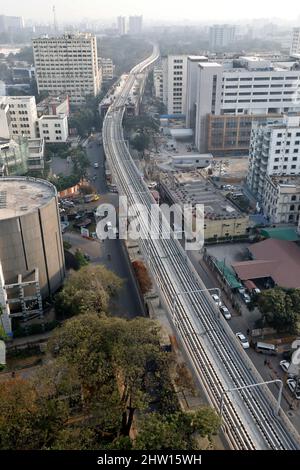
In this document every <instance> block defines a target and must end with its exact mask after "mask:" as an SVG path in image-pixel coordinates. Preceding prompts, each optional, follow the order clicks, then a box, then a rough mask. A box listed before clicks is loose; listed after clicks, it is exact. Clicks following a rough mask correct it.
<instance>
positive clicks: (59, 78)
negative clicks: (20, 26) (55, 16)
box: [32, 33, 101, 105]
mask: <svg viewBox="0 0 300 470" xmlns="http://www.w3.org/2000/svg"><path fill="white" fill-rule="evenodd" d="M32 42H33V52H34V63H35V70H36V79H37V85H38V91H39V93H41V92H44V91H46V92H49V93H50V94H52V95H55V94H61V93H66V94H68V95H69V97H70V103H71V104H74V105H80V104H82V103H84V102H85V98H86V96H87V95H92V96H96V95H97V94H98V93H99V91H100V88H101V77H100V73H99V67H98V56H97V40H96V36H94V35H92V34H90V33H76V34H64V35H62V36H55V37H40V38H36V39H33V41H32Z"/></svg>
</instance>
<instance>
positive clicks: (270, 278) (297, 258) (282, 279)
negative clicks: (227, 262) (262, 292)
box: [232, 239, 300, 289]
mask: <svg viewBox="0 0 300 470" xmlns="http://www.w3.org/2000/svg"><path fill="white" fill-rule="evenodd" d="M248 249H249V253H250V256H251V258H252V260H250V261H242V262H239V263H233V264H232V267H233V269H234V271H235V272H236V274H237V276H238V277H239V279H240V280H241V281H246V280H252V281H255V280H261V281H262V280H264V282H265V285H266V286H269V287H274V286H279V287H284V288H287V289H293V288H295V289H298V288H300V248H299V246H298V245H297V244H296V243H294V242H290V241H285V240H276V239H267V240H264V241H262V242H259V243H255V244H254V245H250V247H249V248H248Z"/></svg>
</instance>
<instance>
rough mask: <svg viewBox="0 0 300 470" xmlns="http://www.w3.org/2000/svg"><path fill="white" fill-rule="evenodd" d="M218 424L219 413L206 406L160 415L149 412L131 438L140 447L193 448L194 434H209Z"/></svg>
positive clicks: (217, 427)
mask: <svg viewBox="0 0 300 470" xmlns="http://www.w3.org/2000/svg"><path fill="white" fill-rule="evenodd" d="M220 425H221V420H220V417H219V416H218V415H217V413H216V412H215V411H214V410H213V409H212V408H209V407H203V408H200V409H199V410H198V411H196V412H192V413H184V412H181V411H179V412H177V413H172V414H169V415H165V416H161V415H160V414H158V413H150V414H148V415H146V416H145V417H144V419H143V420H142V423H141V432H140V433H139V434H138V437H137V440H136V442H135V448H136V449H140V450H194V449H195V448H197V443H196V440H195V437H196V435H197V434H198V435H199V436H201V437H209V438H211V436H212V435H214V434H216V433H217V432H218V431H219V429H220Z"/></svg>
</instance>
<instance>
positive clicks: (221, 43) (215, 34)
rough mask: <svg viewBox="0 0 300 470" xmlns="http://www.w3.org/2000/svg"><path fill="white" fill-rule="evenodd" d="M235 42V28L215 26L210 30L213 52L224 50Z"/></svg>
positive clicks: (231, 26) (223, 25)
mask: <svg viewBox="0 0 300 470" xmlns="http://www.w3.org/2000/svg"><path fill="white" fill-rule="evenodd" d="M234 40H235V26H233V25H229V24H215V25H213V26H212V27H211V28H210V30H209V45H210V49H211V50H212V51H218V50H221V49H223V48H224V47H226V46H229V44H232V43H233V42H234Z"/></svg>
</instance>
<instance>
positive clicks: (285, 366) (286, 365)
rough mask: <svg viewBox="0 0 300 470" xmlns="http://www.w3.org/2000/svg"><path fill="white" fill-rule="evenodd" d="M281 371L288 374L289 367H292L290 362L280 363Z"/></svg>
mask: <svg viewBox="0 0 300 470" xmlns="http://www.w3.org/2000/svg"><path fill="white" fill-rule="evenodd" d="M279 365H280V367H281V369H282V370H283V371H284V372H286V373H287V371H288V370H289V367H290V363H289V361H280V363H279Z"/></svg>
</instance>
